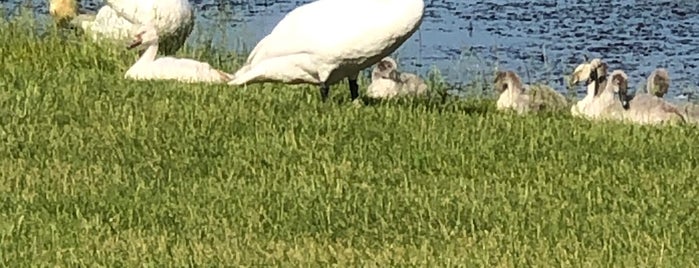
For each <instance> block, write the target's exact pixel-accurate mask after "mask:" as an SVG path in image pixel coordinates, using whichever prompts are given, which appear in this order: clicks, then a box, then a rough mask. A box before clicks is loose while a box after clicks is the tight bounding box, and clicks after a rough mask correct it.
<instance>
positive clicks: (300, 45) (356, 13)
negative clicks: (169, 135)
mask: <svg viewBox="0 0 699 268" xmlns="http://www.w3.org/2000/svg"><path fill="white" fill-rule="evenodd" d="M424 7H425V4H424V3H423V0H318V1H314V2H310V3H308V4H305V5H302V6H299V7H297V8H296V9H294V10H292V11H291V12H289V13H288V14H286V16H284V18H283V19H282V20H281V21H280V22H279V23H278V24H277V25H276V26H275V27H274V29H273V30H272V32H271V33H270V34H269V35H267V36H265V37H264V38H263V39H262V40H260V42H259V43H257V45H256V46H255V48H254V49H253V50H252V52H251V53H250V56H249V57H248V58H247V61H246V62H245V64H244V65H243V67H241V68H240V69H239V70H238V71H237V72H235V74H234V79H233V80H232V81H231V82H230V83H229V84H230V85H246V84H252V83H263V82H282V83H286V84H314V85H318V86H319V87H320V95H321V98H322V100H323V101H325V100H327V98H328V94H329V92H330V86H331V85H333V84H336V83H338V82H340V81H341V80H343V79H345V78H347V79H348V81H349V89H350V97H351V98H352V100H355V99H357V98H358V97H359V86H358V84H357V77H358V76H359V72H360V71H362V70H363V69H365V68H368V67H369V66H372V65H374V64H375V63H377V62H379V61H380V60H381V59H383V58H384V57H386V56H388V55H390V54H391V53H393V52H394V51H395V50H396V49H398V47H400V46H401V45H402V44H403V43H404V42H405V41H406V40H407V39H408V38H410V36H412V34H413V33H414V32H415V31H416V30H417V29H418V27H419V26H420V24H421V23H422V17H423V13H424Z"/></svg>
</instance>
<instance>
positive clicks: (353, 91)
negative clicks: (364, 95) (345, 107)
mask: <svg viewBox="0 0 699 268" xmlns="http://www.w3.org/2000/svg"><path fill="white" fill-rule="evenodd" d="M348 80H349V90H350V98H351V99H352V100H356V99H357V98H359V84H357V79H348Z"/></svg>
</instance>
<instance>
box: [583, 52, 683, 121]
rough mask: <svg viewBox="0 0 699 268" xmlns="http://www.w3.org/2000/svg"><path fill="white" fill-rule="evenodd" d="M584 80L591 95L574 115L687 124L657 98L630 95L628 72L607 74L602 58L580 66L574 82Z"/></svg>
mask: <svg viewBox="0 0 699 268" xmlns="http://www.w3.org/2000/svg"><path fill="white" fill-rule="evenodd" d="M583 79H585V80H587V82H588V94H587V96H585V98H584V99H583V100H581V101H579V102H578V103H577V104H576V105H574V106H573V109H572V110H571V112H578V114H577V116H582V117H586V118H588V119H610V120H622V121H627V122H632V123H637V124H659V123H679V122H684V118H683V116H682V115H681V114H680V113H679V110H678V109H677V108H676V107H674V106H673V105H672V104H670V103H667V102H665V101H664V100H663V99H661V98H658V97H657V96H654V95H651V94H647V93H641V94H637V95H636V96H633V97H631V96H629V95H628V76H627V75H626V73H624V71H622V70H615V71H613V72H612V73H611V74H607V64H606V63H605V62H603V61H602V60H600V59H593V60H592V61H590V62H589V63H583V64H581V65H579V66H578V67H577V68H576V70H575V72H574V73H573V75H572V78H571V83H573V84H575V83H577V82H579V81H582V80H583ZM590 96H592V97H590ZM574 115H575V114H574Z"/></svg>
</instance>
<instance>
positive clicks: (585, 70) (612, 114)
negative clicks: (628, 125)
mask: <svg viewBox="0 0 699 268" xmlns="http://www.w3.org/2000/svg"><path fill="white" fill-rule="evenodd" d="M586 80H587V81H588V85H587V95H586V96H585V97H584V98H583V99H582V100H580V101H578V102H577V103H576V104H574V105H573V107H571V114H572V115H573V116H576V117H582V118H586V119H591V120H599V119H603V120H622V119H623V117H624V107H623V105H622V102H621V100H620V99H619V98H618V97H617V93H618V92H619V90H620V89H619V88H624V89H623V90H625V88H626V86H627V85H626V83H627V81H628V79H627V77H626V74H625V73H623V72H622V71H620V70H616V71H614V72H613V73H612V75H610V76H608V75H607V64H606V63H604V62H602V60H601V59H593V60H591V61H590V62H589V63H583V64H581V65H579V66H578V67H577V68H575V71H574V72H573V81H572V82H573V84H576V83H577V82H580V81H586Z"/></svg>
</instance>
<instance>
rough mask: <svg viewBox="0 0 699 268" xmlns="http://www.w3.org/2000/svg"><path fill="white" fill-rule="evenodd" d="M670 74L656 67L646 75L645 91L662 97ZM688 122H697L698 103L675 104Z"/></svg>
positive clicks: (668, 82) (698, 114)
mask: <svg viewBox="0 0 699 268" xmlns="http://www.w3.org/2000/svg"><path fill="white" fill-rule="evenodd" d="M670 82H671V80H670V74H669V73H668V71H667V70H666V69H665V68H657V69H655V70H653V72H651V73H650V75H648V80H647V82H646V93H648V94H651V95H654V96H656V97H658V98H663V97H664V96H665V94H667V92H668V91H669V88H670ZM677 109H678V110H679V111H680V113H682V116H684V119H685V120H686V121H687V122H688V123H692V124H699V105H697V104H694V103H685V104H682V105H679V106H677Z"/></svg>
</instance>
